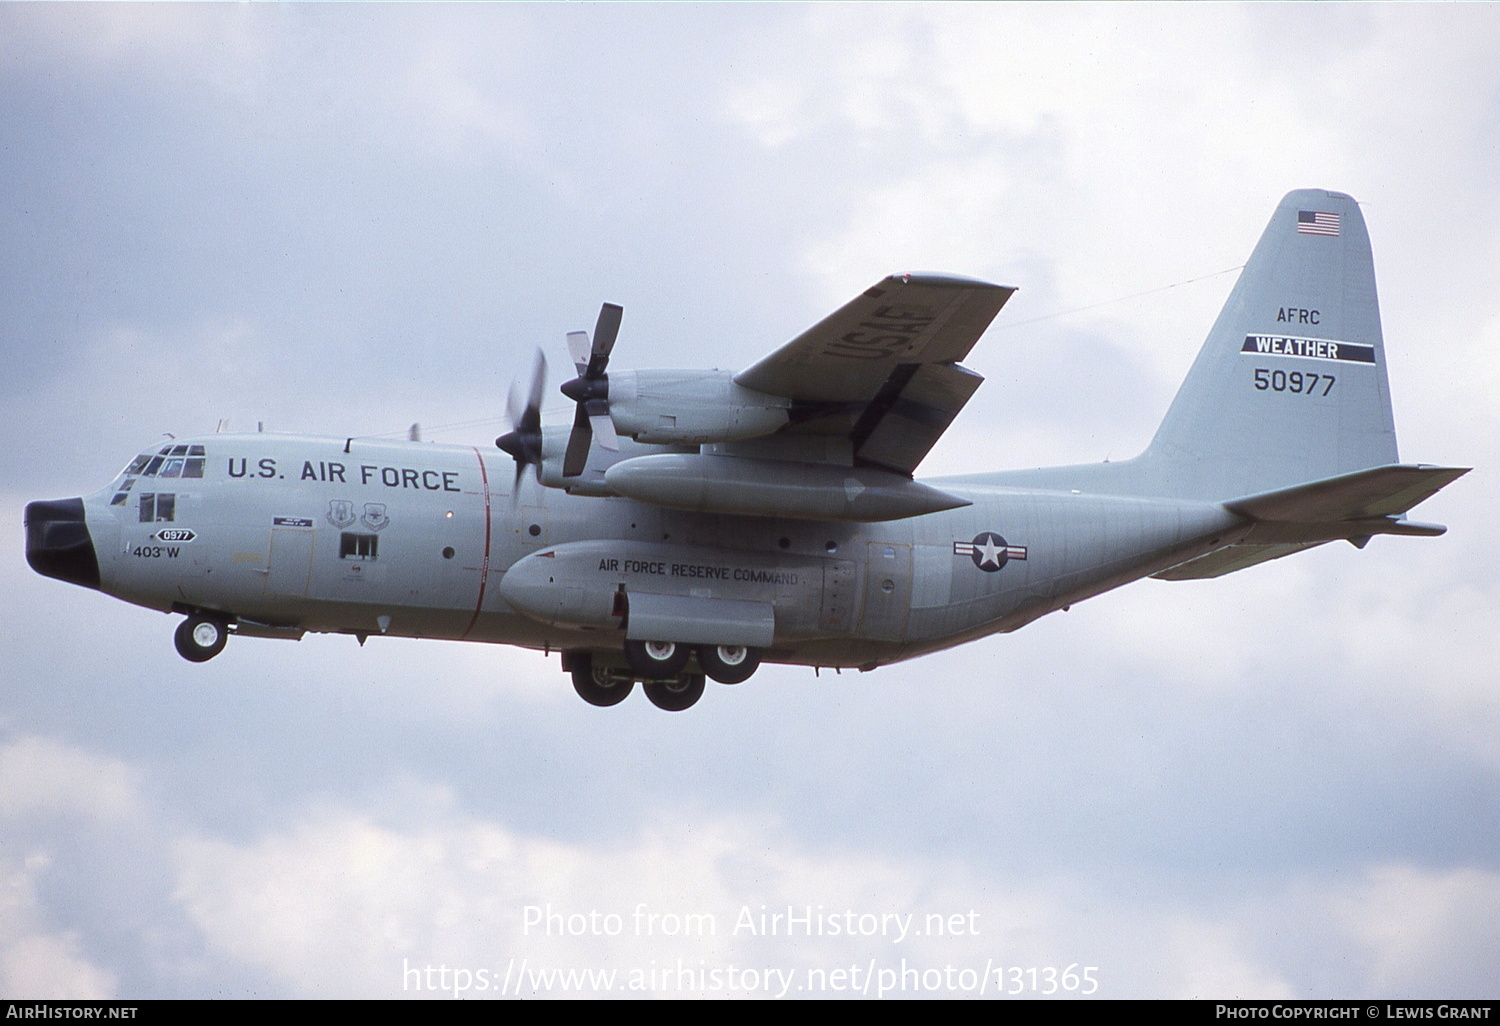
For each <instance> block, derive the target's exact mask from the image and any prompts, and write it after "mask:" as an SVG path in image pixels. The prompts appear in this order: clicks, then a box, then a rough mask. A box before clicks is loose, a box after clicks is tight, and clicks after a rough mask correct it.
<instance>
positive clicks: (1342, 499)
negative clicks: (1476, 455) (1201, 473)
mask: <svg viewBox="0 0 1500 1026" xmlns="http://www.w3.org/2000/svg"><path fill="white" fill-rule="evenodd" d="M1468 472H1469V468H1467V467H1434V466H1428V465H1426V464H1415V465H1413V464H1406V463H1394V464H1391V465H1390V466H1385V467H1374V468H1372V469H1370V470H1359V471H1355V472H1354V473H1352V474H1340V475H1339V476H1337V477H1329V478H1325V479H1323V480H1322V481H1314V482H1312V483H1311V484H1304V485H1297V486H1295V487H1292V488H1281V489H1278V490H1276V491H1272V492H1262V493H1260V494H1259V495H1249V496H1246V497H1245V498H1243V499H1235V500H1234V501H1233V502H1226V503H1225V504H1224V505H1225V507H1226V508H1227V509H1229V510H1230V511H1231V512H1233V513H1238V514H1240V515H1241V516H1245V517H1249V518H1250V519H1252V520H1270V521H1277V522H1290V523H1328V522H1330V521H1340V520H1364V519H1367V518H1370V517H1388V516H1394V515H1396V514H1399V513H1405V512H1406V511H1407V510H1409V509H1411V508H1412V507H1413V506H1415V505H1416V504H1417V503H1419V502H1421V501H1422V500H1424V499H1427V498H1430V497H1431V496H1433V495H1434V494H1436V493H1437V492H1438V490H1439V489H1441V488H1443V487H1444V486H1445V485H1447V484H1450V483H1451V482H1453V481H1455V480H1457V479H1458V478H1460V477H1462V476H1463V475H1465V474H1467V473H1468Z"/></svg>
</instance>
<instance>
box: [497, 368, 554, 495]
mask: <svg viewBox="0 0 1500 1026" xmlns="http://www.w3.org/2000/svg"><path fill="white" fill-rule="evenodd" d="M546 387H547V358H546V357H545V356H543V355H542V351H541V349H537V351H536V360H535V362H534V363H533V364H532V367H531V391H530V392H529V393H528V394H527V396H526V403H525V405H524V406H523V405H522V404H521V394H520V382H511V386H510V394H509V395H508V396H507V397H506V402H505V415H506V417H507V418H508V419H509V420H510V430H509V431H507V432H506V433H505V434H503V435H501V436H500V437H499V438H497V439H495V445H497V446H498V447H500V448H501V449H503V450H504V451H505V452H507V453H509V454H510V457H511V459H513V460H515V461H516V480H515V485H514V486H512V488H511V493H510V494H511V497H512V498H514V497H515V495H516V492H517V491H518V490H519V488H520V484H521V474H522V473H523V472H524V471H525V470H526V467H527V466H528V465H530V466H534V467H536V479H537V483H538V484H540V483H541V480H542V392H543V390H544V389H545V388H546Z"/></svg>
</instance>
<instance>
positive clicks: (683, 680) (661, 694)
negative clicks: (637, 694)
mask: <svg viewBox="0 0 1500 1026" xmlns="http://www.w3.org/2000/svg"><path fill="white" fill-rule="evenodd" d="M644 686H645V688H646V697H647V698H649V699H651V704H652V705H654V706H656V707H657V708H658V709H664V710H666V711H667V712H682V711H683V710H684V709H691V708H692V707H693V704H694V703H695V702H697V701H698V699H700V698H702V697H703V674H701V673H684V674H683V675H682V676H680V677H678V678H677V679H676V680H648V681H646V683H645V685H644Z"/></svg>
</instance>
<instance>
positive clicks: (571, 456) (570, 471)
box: [563, 403, 593, 477]
mask: <svg viewBox="0 0 1500 1026" xmlns="http://www.w3.org/2000/svg"><path fill="white" fill-rule="evenodd" d="M592 435H593V430H592V426H591V425H590V424H589V415H588V413H586V412H585V411H584V408H583V404H582V403H579V404H578V406H577V407H576V408H575V411H574V413H573V430H572V431H570V432H568V451H567V452H566V453H565V454H564V455H563V477H577V476H578V475H579V474H582V473H583V468H584V465H585V464H586V463H588V461H589V442H590V440H591V436H592Z"/></svg>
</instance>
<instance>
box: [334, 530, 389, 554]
mask: <svg viewBox="0 0 1500 1026" xmlns="http://www.w3.org/2000/svg"><path fill="white" fill-rule="evenodd" d="M379 541H380V536H379V535H378V534H354V533H352V532H350V531H345V532H344V533H343V534H341V535H339V556H340V557H341V558H343V559H374V558H375V549H376V546H377V543H378V542H379Z"/></svg>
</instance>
